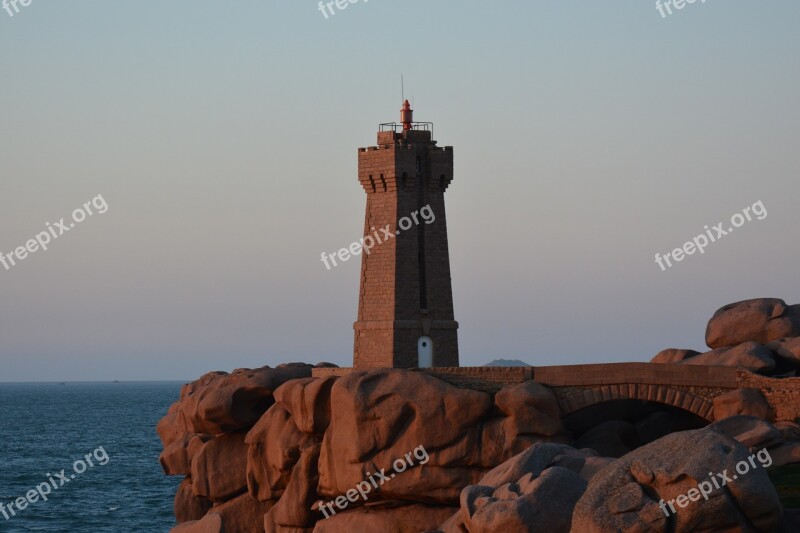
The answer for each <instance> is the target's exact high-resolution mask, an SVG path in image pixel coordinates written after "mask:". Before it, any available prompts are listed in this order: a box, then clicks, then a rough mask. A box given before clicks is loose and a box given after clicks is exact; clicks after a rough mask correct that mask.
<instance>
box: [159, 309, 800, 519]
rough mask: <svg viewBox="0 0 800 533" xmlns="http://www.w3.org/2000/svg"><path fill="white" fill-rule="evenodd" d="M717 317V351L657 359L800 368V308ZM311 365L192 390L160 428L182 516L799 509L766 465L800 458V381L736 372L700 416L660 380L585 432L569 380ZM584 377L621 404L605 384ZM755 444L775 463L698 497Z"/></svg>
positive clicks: (668, 371)
mask: <svg viewBox="0 0 800 533" xmlns="http://www.w3.org/2000/svg"><path fill="white" fill-rule="evenodd" d="M707 331H708V335H707V339H708V344H709V346H710V348H711V350H710V351H708V352H706V353H698V352H696V351H693V350H679V349H670V350H664V351H662V352H660V353H659V354H658V355H657V356H656V357H655V358H654V360H653V361H654V362H658V363H666V364H672V365H686V366H693V365H710V366H720V365H722V366H732V367H738V368H744V369H749V370H751V371H754V372H759V373H762V374H770V375H781V376H783V375H791V374H793V373H795V372H797V371H800V306H786V305H785V303H783V302H782V301H781V300H771V299H762V300H750V301H746V302H739V303H737V304H732V305H730V306H726V307H724V308H722V309H721V310H720V311H718V312H717V313H716V314H715V315H714V317H713V318H712V319H711V321H710V323H709V325H708V330H707ZM318 366H324V367H330V366H331V365H329V364H320V365H318ZM654 368H657V371H658V372H663V373H664V375H666V376H670V375H672V374H681V372H682V373H683V374H685V373H686V371H687V370H686V369H682V370H681V372H676V371H675V370H674V369H673V368H670V367H666V366H661V365H660V366H658V367H654ZM311 369H312V366H311V365H307V364H302V363H293V364H288V365H281V366H279V367H277V368H269V367H264V368H259V369H254V370H250V369H240V370H236V371H234V372H232V373H230V374H227V373H224V372H212V373H209V374H206V375H204V376H203V377H201V378H200V379H199V380H197V381H195V382H193V383H190V384H188V385H186V386H184V387H183V389H182V391H181V396H180V399H179V400H178V401H177V402H176V403H175V404H174V405H172V406H171V407H170V409H169V411H168V412H167V414H166V415H165V417H164V418H163V419H162V420H161V422H160V423H159V424H158V428H157V430H158V434H159V436H160V437H161V440H162V442H163V445H164V450H163V453H162V454H161V456H160V461H161V464H162V466H163V469H164V471H165V472H166V473H167V474H169V475H180V476H184V480H183V482H182V483H181V484H180V486H179V488H178V490H177V493H176V496H175V516H176V519H177V521H178V522H179V525H178V526H176V528H175V529H174V531H176V532H177V531H181V532H184V533H193V532H195V533H207V532H214V533H222V532H225V533H239V532H242V533H245V532H246V533H252V532H259V531H264V532H266V533H273V532H274V533H314V532H340V531H341V532H345V531H347V532H349V531H398V532H409V533H412V532H414V533H417V532H421V531H437V530H438V531H443V532H445V533H476V532H490V531H491V532H493V531H553V532H565V533H567V532H574V533H584V532H592V531H597V532H600V531H626V532H636V531H664V532H666V531H678V532H682V531H717V530H730V531H755V530H764V531H773V530H774V531H779V530H780V528H781V527H784V528H787V527H788V528H789V529H788V530H792V529H791V527H792V524H793V523H794V522H793V521H796V515H794V514H792V513H787V517H786V519H785V520H784V519H783V518H782V516H781V512H782V510H781V507H780V504H779V503H778V501H777V496H776V494H775V489H774V488H773V487H772V485H771V483H770V482H769V479H768V478H767V476H766V470H765V469H766V468H767V467H768V466H770V465H772V466H773V467H779V466H780V465H786V464H790V463H798V462H800V425H799V424H797V420H795V419H794V418H795V415H796V412H797V411H796V410H794V408H793V407H792V409H786V408H785V407H784V406H785V405H791V406H794V405H795V403H794V402H795V401H796V400H797V399H798V398H800V394H798V392H800V391H796V390H795V389H794V388H793V387H796V384H795V381H794V380H788V379H787V380H778V379H770V378H764V377H762V376H757V375H755V374H753V373H750V372H744V371H738V372H734V371H731V370H724V371H721V372H725V374H726V375H733V376H738V378H737V381H735V383H739V385H738V386H741V387H743V388H741V389H738V390H730V389H731V386H730V385H729V384H728V383H730V381H724V382H723V384H721V385H719V387H718V389H716V390H712V392H711V393H710V394H709V393H708V390H705V394H706V397H705V399H704V398H701V397H699V396H698V397H696V398H695V399H694V400H692V401H695V402H705V405H706V407H705V410H704V411H702V413H700V416H699V417H697V416H694V415H692V416H693V417H694V418H692V420H691V424H689V422H690V421H688V419H686V418H683V417H682V416H681V413H680V412H678V409H676V407H677V408H680V407H681V404H674V405H675V407H671V408H670V409H671V410H670V409H666V410H665V409H661V410H659V409H657V408H654V406H653V404H658V403H659V402H660V401H661V400H662V399H666V398H668V395H669V394H672V393H673V391H670V390H661V389H659V390H658V394H661V395H662V396H660V397H656V395H655V394H654V395H653V396H652V397H650V396H648V397H647V399H648V400H651V402H650V403H648V404H643V405H638V404H637V405H633V402H634V401H635V400H631V401H630V402H631V405H622V407H621V408H620V409H617V408H616V407H609V408H608V410H607V411H601V410H595V411H592V410H591V409H589V408H587V409H585V410H582V411H580V413H582V414H581V415H580V416H578V417H577V418H574V415H575V412H573V411H575V410H574V409H573V411H569V412H570V413H571V414H570V416H572V417H573V418H572V419H571V420H570V419H569V418H568V419H567V420H568V422H567V423H568V424H569V427H570V428H571V429H572V430H573V431H574V435H573V434H570V432H569V431H567V429H566V428H565V426H564V423H563V422H562V413H561V411H560V408H559V400H557V397H556V394H555V393H554V391H553V390H551V389H550V388H548V387H545V386H543V385H541V384H539V383H536V382H535V381H532V380H529V381H525V382H523V383H518V384H513V385H507V386H505V387H503V388H501V389H500V390H499V391H498V390H497V388H493V389H487V390H491V393H490V392H485V391H483V390H473V389H471V388H469V387H470V386H471V385H470V384H466V385H464V384H463V383H461V382H456V383H459V385H460V386H459V387H456V386H454V385H451V384H449V383H447V382H445V381H443V380H440V379H438V378H436V377H433V376H432V375H429V374H428V373H426V372H419V371H413V370H411V371H409V370H392V369H379V370H371V371H354V372H350V373H345V372H341V373H340V372H334V373H333V375H329V376H328V377H311ZM717 370H719V369H698V372H705V373H709V374H712V373H714V372H717ZM444 374H445V373H444V372H442V373H440V374H439V375H442V376H444ZM527 375H528V377H530V376H531V375H533V376H534V377H535V376H536V369H534V371H533V373H532V374H531V373H530V372H529V373H528V374H527ZM443 379H444V378H443ZM523 379H525V378H523ZM727 379H728V378H726V380H727ZM470 383H471V382H470ZM550 383H554V382H550ZM555 383H557V382H555ZM555 383H554V384H553V386H554V387H558V385H557V384H555ZM762 383H763V384H765V385H764V386H762ZM776 384H781V385H780V386H779V385H776ZM631 385H632V386H633V387H636V382H635V380H634V383H632V384H631ZM643 386H645V384H644V383H643V384H642V385H639V387H640V389H639V390H641V387H643ZM646 386H648V387H649V386H650V385H646ZM715 386H716V385H715ZM461 387H466V388H461ZM755 387H761V388H755ZM569 388H570V387H567V386H565V387H563V388H559V389H557V392H558V394H559V396H558V397H559V398H561V400H562V401H563V400H564V398H565V394H573V395H574V394H576V392H575V391H572V392H565V390H566V389H569ZM701 388H702V387H701ZM576 389H577V394H583V395H584V396H585V397H586V398H588V399H589V400H592V401H593V404H592V405H591V407H593V408H594V407H603V405H605V404H602V405H601V404H597V394H598V391H597V390H594V389H592V388H591V386H590V387H588V388H587V389H586V390H581V389H580V388H578V387H576ZM634 390H635V389H634ZM718 391H728V392H722V393H721V392H718ZM762 391H764V392H763V393H762ZM765 395H766V397H765ZM566 397H567V399H569V398H571V396H566ZM639 397H641V396H639ZM712 399H713V412H711V411H710V410H711V402H712ZM621 401H629V400H626V399H624V398H623V399H621ZM608 403H609V404H613V403H617V404H619V403H620V402H616V401H614V402H612V401H610V400H609V401H608ZM640 403H643V402H640ZM665 403H669V402H665ZM595 404H597V405H595ZM671 405H672V404H671ZM617 407H620V406H619V405H617ZM629 407H630V410H629V409H628V408H629ZM565 409H566V408H565ZM683 409H688V408H687V406H686V405H684V406H683ZM601 412H602V413H603V415H602V416H605V418H602V417H597V419H595V417H596V416H597V414H598V413H601ZM691 412H692V413H695V410H691ZM609 413H617V415H616V416H607V415H608V414H609ZM624 413H628V414H624ZM634 414H635V416H633V415H634ZM695 414H697V413H695ZM629 415H630V416H629ZM610 418H618V420H609V419H610ZM712 418H713V419H715V420H716V422H714V423H713V424H711V425H709V426H708V427H706V428H705V429H702V430H693V431H688V432H682V431H681V430H683V429H686V428H687V427H699V426H700V425H701V424H703V423H705V422H704V421H707V420H710V419H712ZM695 419H696V420H695ZM776 419H777V420H778V421H777V422H776V421H775V420H776ZM698 421H699V422H698ZM646 443H649V444H646ZM754 457H758V458H759V460H761V459H762V458H763V459H764V460H765V461H764V462H762V463H761V465H760V466H759V467H756V468H751V469H750V470H749V473H748V474H747V475H746V476H744V475H743V476H741V477H740V478H739V479H733V480H732V482H731V483H728V484H726V486H725V487H724V490H719V489H716V488H715V489H714V490H713V491H710V492H709V494H708V495H707V496H708V497H707V498H706V497H705V496H706V495H703V497H702V498H699V497H698V498H695V497H696V496H698V494H699V493H698V492H697V491H696V490H695V492H692V491H693V490H694V489H696V488H697V487H699V486H704V487H705V485H702V484H703V483H709V472H713V473H722V472H725V471H727V472H728V473H729V474H730V473H732V472H734V471H736V470H735V469H736V467H737V465H740V464H741V463H742V462H743V461H749V464H751V465H753V460H754V459H753V458H754ZM617 458H618V459H617ZM767 459H768V460H769V463H770V465H767V464H766V460H767ZM683 495H686V498H683V497H682V496H683ZM662 499H663V500H664V501H663V502H662ZM670 502H672V506H673V507H675V510H674V511H672V510H670V509H671V508H670V507H669V505H670ZM684 504H685V505H684ZM665 509H666V511H665ZM782 520H783V525H781V524H782Z"/></svg>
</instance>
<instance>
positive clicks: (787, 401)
mask: <svg viewBox="0 0 800 533" xmlns="http://www.w3.org/2000/svg"><path fill="white" fill-rule="evenodd" d="M738 382H739V386H738V388H741V389H759V390H760V391H761V392H762V393H763V394H764V397H765V398H766V399H767V401H768V402H769V404H770V406H771V407H772V409H773V410H774V411H775V420H790V421H794V420H795V419H797V418H800V378H781V379H776V378H768V377H765V376H760V375H758V374H754V373H752V372H748V371H746V370H740V371H739V372H738Z"/></svg>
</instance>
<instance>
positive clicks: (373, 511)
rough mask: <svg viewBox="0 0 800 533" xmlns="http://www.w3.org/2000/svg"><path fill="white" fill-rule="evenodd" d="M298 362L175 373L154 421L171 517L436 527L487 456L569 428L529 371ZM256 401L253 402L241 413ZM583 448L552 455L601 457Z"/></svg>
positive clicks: (496, 458)
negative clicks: (177, 378)
mask: <svg viewBox="0 0 800 533" xmlns="http://www.w3.org/2000/svg"><path fill="white" fill-rule="evenodd" d="M309 369H310V366H308V365H290V366H287V367H283V368H281V369H280V372H278V373H275V374H273V372H274V371H275V370H278V369H268V368H264V369H259V370H257V371H244V370H243V371H236V372H234V373H232V374H230V375H227V374H224V373H212V374H207V375H206V376H203V378H201V379H200V380H198V381H197V382H195V383H192V384H190V385H188V386H186V387H184V389H183V392H182V395H181V399H180V400H179V402H178V403H176V404H175V405H173V406H172V407H171V408H170V410H169V412H168V413H167V416H166V417H165V418H164V419H163V420H162V421H161V423H160V424H159V428H158V429H159V435H161V437H162V440H163V442H164V453H163V454H162V457H161V460H162V465H163V466H164V470H165V472H167V473H168V474H178V475H186V476H187V478H186V480H185V481H184V484H182V486H181V489H180V490H179V491H178V492H179V493H178V497H176V517H177V518H178V519H179V521H186V522H191V526H192V527H201V526H202V527H204V528H205V527H209V526H208V525H207V524H208V523H209V522H213V523H214V524H216V518H215V519H214V520H207V519H206V518H203V515H204V513H214V514H215V515H218V516H219V517H220V520H221V523H222V527H223V529H224V530H225V531H226V532H227V533H230V532H231V531H240V530H242V531H245V529H241V528H250V529H251V530H258V531H260V530H261V529H262V528H263V530H264V531H275V532H288V531H311V530H313V529H314V528H317V529H319V530H321V531H329V530H331V531H332V530H334V529H331V528H335V527H350V526H351V525H352V527H362V526H363V527H364V528H369V527H372V525H375V524H387V523H391V524H393V527H394V528H395V529H394V530H406V529H407V530H408V531H411V530H413V529H414V528H416V527H417V526H419V525H420V524H424V525H425V528H435V527H437V526H438V525H439V524H440V523H441V522H442V521H443V520H442V517H443V516H444V517H445V518H446V517H449V516H451V515H452V514H453V511H454V510H455V509H457V508H458V505H459V502H460V494H461V490H462V489H463V488H464V487H465V486H468V485H471V484H475V483H477V482H478V481H479V480H481V478H482V477H483V476H484V474H486V473H487V472H488V471H489V470H491V469H492V468H494V467H496V466H497V465H499V464H501V463H503V462H504V461H506V460H507V459H509V458H511V457H513V456H514V455H516V454H518V453H520V452H522V451H524V450H526V449H528V448H529V447H530V446H531V445H532V444H535V443H538V442H547V441H553V442H559V441H561V442H566V441H568V440H569V437H568V435H567V433H566V431H565V429H564V426H563V424H562V422H561V413H560V411H559V407H558V402H557V401H556V398H555V396H554V394H553V392H552V391H551V390H550V389H548V388H547V387H544V386H542V385H539V384H537V383H535V382H533V381H528V382H525V383H520V384H517V385H511V386H508V387H505V388H504V389H502V390H501V391H499V392H498V393H496V394H494V395H492V394H489V393H486V392H480V391H475V390H470V389H463V388H456V387H454V386H452V385H449V384H448V383H445V382H444V381H441V380H439V379H436V378H434V377H431V376H429V375H428V374H425V373H421V372H409V371H405V370H376V371H362V372H353V373H350V374H347V375H346V376H344V377H339V378H337V377H325V378H309V377H304V376H303V374H307V373H308V372H309ZM296 374H300V376H298V377H297V378H293V379H292V378H291V377H290V376H291V375H296ZM284 378H286V380H285V382H284V383H283V384H282V385H278V381H279V380H280V379H284ZM206 388H208V389H209V390H206ZM225 394H229V395H231V396H232V398H228V399H225V398H223V396H224V395H225ZM240 402H244V405H240V404H239V403H240ZM334 406H335V407H334ZM265 407H266V408H265ZM255 409H264V412H263V413H262V414H261V415H260V416H259V418H258V419H257V420H256V421H255V422H253V418H254V416H253V414H254V412H255V411H254V410H255ZM199 413H206V414H207V415H208V416H209V417H210V420H209V421H202V420H200V418H201V415H200V414H199ZM247 424H251V425H250V426H248V425H247ZM553 446H559V445H557V444H553ZM593 455H596V454H594V452H586V453H584V454H583V455H581V456H580V457H574V458H568V457H566V458H563V460H564V461H568V462H569V463H570V464H571V465H574V464H576V462H580V464H581V468H582V467H583V464H584V463H586V462H587V458H589V457H590V456H592V457H591V459H592V460H591V461H589V466H588V467H587V469H586V472H590V471H592V472H593V471H596V470H597V469H598V468H599V467H600V466H601V465H600V462H598V461H596V460H594V459H595V458H594V457H593ZM398 461H401V462H400V463H398ZM580 470H581V469H577V470H576V471H575V475H576V476H578V478H579V479H580ZM379 474H380V476H379ZM514 481H515V482H516V481H517V479H515V480H514ZM359 485H361V488H362V490H363V491H366V492H365V493H364V496H363V497H356V496H358V494H357V493H356V490H355V488H356V487H358V486H359ZM531 487H533V488H531ZM534 488H535V486H529V485H528V484H525V485H524V486H523V488H522V489H520V490H522V492H518V493H517V496H519V497H520V498H523V497H524V498H528V497H529V496H530V494H529V492H525V491H528V489H530V490H533V489H534ZM367 489H368V490H367ZM515 490H516V489H515ZM539 491H540V489H536V490H535V492H537V493H538V492H539ZM512 492H513V491H512ZM345 494H347V495H348V498H347V499H344V497H343V496H342V495H345ZM508 494H511V492H509V493H508ZM351 496H352V498H351ZM524 498H523V500H524ZM343 499H344V502H343V501H342V500H343ZM528 499H530V498H528ZM332 501H336V502H338V503H337V505H343V507H338V506H337V505H333V504H332V503H331V502H332ZM525 501H527V500H525ZM255 502H257V503H255ZM326 503H330V504H331V506H330V507H326V508H325V512H323V510H322V509H320V505H321V504H326ZM344 503H346V505H344ZM520 505H522V504H520ZM526 505H527V504H526ZM415 510H416V511H418V512H416V514H414V513H415ZM337 511H338V512H337ZM326 516H328V518H326ZM398 517H405V518H398ZM412 517H413V519H412ZM254 524H258V525H254ZM337 524H339V526H337ZM376 527H377V526H376ZM398 528H399V529H398Z"/></svg>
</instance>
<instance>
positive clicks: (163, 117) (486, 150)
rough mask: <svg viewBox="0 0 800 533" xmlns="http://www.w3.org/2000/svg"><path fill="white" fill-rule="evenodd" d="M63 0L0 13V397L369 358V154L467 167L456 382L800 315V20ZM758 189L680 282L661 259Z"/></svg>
mask: <svg viewBox="0 0 800 533" xmlns="http://www.w3.org/2000/svg"><path fill="white" fill-rule="evenodd" d="M654 4H655V3H654V2H652V1H641V0H640V1H633V0H628V1H622V2H556V1H550V2H528V1H524V2H523V1H517V0H514V1H510V2H477V1H464V0H459V1H455V0H453V1H443V0H439V1H435V2H431V1H423V0H408V1H404V2H396V1H390V0H370V1H369V2H368V3H362V2H359V3H356V4H354V5H351V6H349V7H348V8H347V9H346V10H345V11H341V12H339V13H338V14H337V15H335V16H334V17H332V18H330V19H329V20H325V19H324V17H323V16H322V14H321V13H320V12H319V11H318V10H317V2H314V1H313V0H291V1H290V0H281V1H279V2H276V1H264V0H261V1H255V0H253V1H238V2H210V1H198V0H192V1H188V0H174V1H170V2H132V1H127V2H97V1H95V2H89V1H81V0H71V1H69V2H52V1H49V2H48V1H44V0H33V2H32V4H31V5H30V6H28V7H21V8H20V9H21V11H20V13H18V14H16V15H15V16H14V17H13V18H12V17H9V16H8V15H7V14H6V12H5V11H0V50H2V52H0V73H1V74H0V76H1V78H0V124H2V127H1V128H0V252H3V253H9V252H11V251H13V250H14V249H15V248H17V247H18V246H21V245H25V243H26V241H27V240H28V239H31V238H32V237H34V236H35V235H36V234H37V233H39V232H41V231H43V230H45V229H46V227H45V223H46V222H50V223H54V222H56V221H57V220H58V219H60V218H61V217H69V216H70V213H72V211H73V210H74V209H76V208H78V207H80V206H81V205H82V204H83V203H84V202H87V201H89V200H90V199H91V198H93V197H95V196H96V195H98V194H102V195H103V197H104V198H105V200H106V201H107V202H108V205H109V209H108V211H107V212H106V213H105V214H102V215H100V214H96V215H94V216H92V217H89V218H88V219H87V220H86V221H85V222H83V223H81V224H79V225H77V226H76V227H75V228H74V229H72V230H70V232H69V233H68V234H65V235H63V236H61V237H59V238H58V239H57V240H55V241H54V242H52V243H51V245H50V247H49V249H48V250H47V251H41V250H40V251H37V252H36V253H33V254H32V255H29V256H28V257H27V258H25V259H24V260H23V261H21V262H19V263H18V264H17V265H16V266H14V267H13V268H12V269H11V270H9V271H6V270H5V269H4V268H2V267H0V381H51V380H56V381H67V380H112V379H119V380H156V379H181V380H189V379H195V378H196V377H198V376H200V375H201V374H203V373H205V372H207V371H211V370H228V371H230V370H232V369H234V368H238V367H245V366H248V367H254V366H261V365H264V364H269V365H273V366H274V365H276V364H279V363H281V362H288V361H306V362H312V363H316V362H319V361H331V362H334V363H337V364H340V365H344V366H346V365H349V364H350V363H351V361H352V343H353V330H352V324H353V322H354V321H355V319H356V307H357V301H358V282H359V268H360V262H359V261H358V260H351V261H350V262H348V263H345V264H344V265H342V266H339V267H338V268H336V269H334V270H331V271H327V270H326V269H325V267H324V265H323V264H322V262H321V261H320V253H321V252H323V251H328V252H333V251H335V250H338V249H339V248H342V247H344V246H347V245H348V244H349V243H351V242H353V241H354V240H357V239H358V238H359V236H360V235H359V233H360V232H361V230H362V226H363V216H364V207H365V201H366V196H365V194H364V193H363V190H362V189H361V186H360V185H359V183H358V181H357V177H356V164H357V159H356V153H357V148H358V147H360V146H368V145H371V144H373V143H374V142H375V132H376V131H377V125H378V123H380V122H387V121H392V120H396V119H397V118H398V110H399V107H400V83H399V78H400V73H401V72H402V73H403V74H404V75H405V81H406V95H407V96H413V99H414V107H415V111H416V115H415V118H416V119H417V120H424V121H432V122H435V136H436V138H437V140H438V141H439V144H440V145H442V146H444V145H452V146H454V150H455V164H456V173H455V180H454V182H453V184H452V185H451V187H450V189H449V190H448V193H447V209H448V212H447V216H448V224H449V236H450V254H451V264H452V278H453V290H454V298H455V308H456V319H457V320H458V321H459V322H460V324H461V328H460V330H459V341H460V350H461V363H462V365H479V364H484V363H486V362H488V361H490V360H492V359H496V358H510V359H512V358H516V359H522V360H524V361H527V362H529V363H531V364H534V365H547V364H566V363H586V362H610V361H637V360H638V361H646V360H649V359H650V358H651V357H652V356H653V355H654V354H655V353H656V352H658V351H659V350H660V349H662V348H666V347H686V348H695V349H702V347H703V345H704V342H703V335H704V331H705V325H706V322H707V320H708V318H709V317H710V316H711V315H712V314H713V312H714V311H715V310H716V309H717V308H719V307H721V306H722V305H724V304H727V303H730V302H733V301H737V300H742V299H747V298H753V297H762V296H770V297H780V298H783V299H785V300H786V301H787V302H788V303H800V286H799V285H798V268H799V265H800V247H798V222H797V220H798V219H797V215H798V211H797V201H798V197H800V194H799V193H800V184H798V180H799V179H800V174H799V173H798V170H800V150H798V147H797V142H798V125H800V108H799V107H798V101H797V95H798V94H800V53H799V52H800V35H799V34H798V32H797V21H798V20H800V3H798V2H796V1H788V0H786V1H775V2H752V1H744V0H741V1H731V0H725V1H724V2H723V1H721V0H708V1H707V2H706V3H705V4H701V3H699V2H697V3H695V4H692V5H687V6H686V7H685V8H684V9H683V10H681V11H676V12H675V13H674V14H673V15H671V16H669V17H668V18H662V17H661V16H660V15H659V13H658V11H656V9H655V6H654ZM759 200H760V201H762V202H763V205H764V206H765V207H766V209H767V212H768V216H767V217H766V218H765V219H764V220H760V221H757V220H754V221H752V222H748V223H746V224H745V225H744V226H743V227H742V228H740V229H737V230H736V231H735V232H734V233H732V234H730V235H728V236H726V237H724V238H723V239H722V240H720V241H718V242H716V243H714V244H712V245H710V246H709V247H708V248H707V249H706V252H705V254H703V255H697V254H695V255H692V256H689V257H687V258H686V259H684V260H683V261H682V262H681V263H678V264H676V265H675V266H674V267H672V268H671V269H669V270H667V271H662V270H661V269H660V268H659V267H658V265H656V263H655V261H654V256H655V253H656V252H661V253H662V254H663V253H666V252H669V251H671V250H673V249H674V248H676V247H679V246H682V245H683V243H685V242H686V241H688V240H691V239H692V238H693V237H694V236H696V235H698V234H699V233H702V232H703V231H704V226H705V225H709V226H710V225H715V224H717V223H718V222H721V221H725V226H726V227H727V226H728V225H729V224H728V221H729V219H730V217H731V215H733V214H734V213H736V212H739V211H741V210H742V209H744V208H745V207H747V206H751V205H752V204H753V203H755V202H757V201H759Z"/></svg>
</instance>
